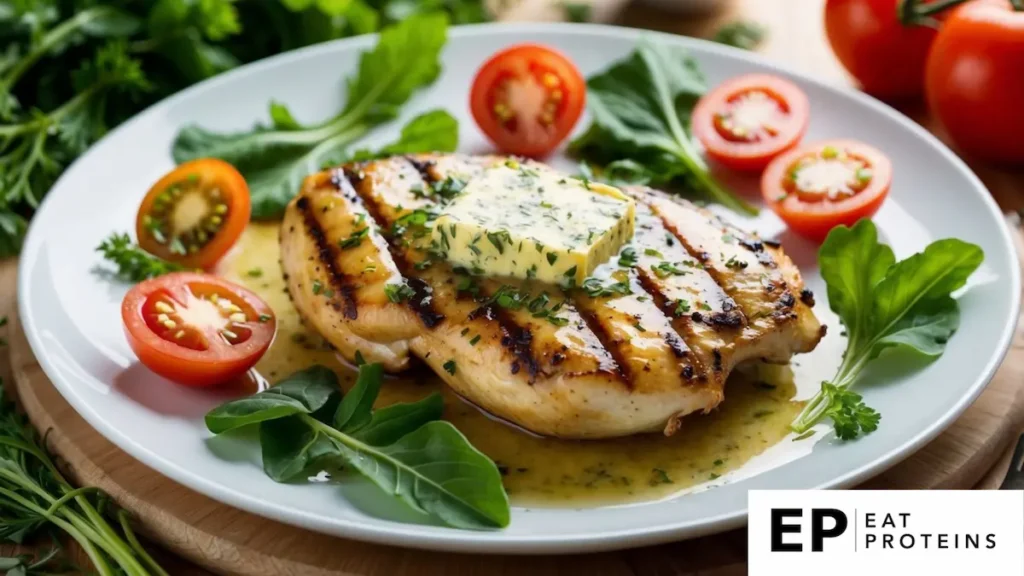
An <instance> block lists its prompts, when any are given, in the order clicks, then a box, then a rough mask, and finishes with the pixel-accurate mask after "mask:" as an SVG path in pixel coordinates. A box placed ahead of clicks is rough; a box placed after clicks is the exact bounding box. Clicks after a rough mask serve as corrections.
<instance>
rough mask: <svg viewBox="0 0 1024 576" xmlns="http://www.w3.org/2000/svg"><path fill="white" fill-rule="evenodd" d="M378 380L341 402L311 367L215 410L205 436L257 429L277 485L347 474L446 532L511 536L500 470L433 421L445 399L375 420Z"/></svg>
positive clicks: (370, 369)
mask: <svg viewBox="0 0 1024 576" xmlns="http://www.w3.org/2000/svg"><path fill="white" fill-rule="evenodd" d="M382 379H383V370H382V368H381V366H380V365H379V364H364V365H362V366H360V368H359V376H358V378H357V381H356V385H355V386H354V387H353V388H352V390H351V391H350V392H349V394H348V395H346V396H345V397H344V398H342V399H340V402H339V396H340V389H339V388H338V385H337V378H336V377H335V376H334V373H333V372H332V371H330V370H328V369H327V368H324V367H322V366H314V367H312V368H309V369H307V370H304V371H302V372H298V373H296V374H293V375H292V376H289V377H288V378H287V379H285V381H284V382H282V383H281V384H279V385H277V386H275V387H274V388H271V389H270V390H266V391H264V392H260V393H258V394H256V395H254V396H251V397H249V398H243V399H241V400H234V401H231V402H228V403H226V404H224V405H222V406H220V407H218V408H216V409H214V410H213V411H211V412H210V414H208V415H207V427H208V428H209V429H210V430H211V431H213V432H215V433H220V432H224V431H227V430H231V429H233V428H237V427H238V426H243V425H245V424H250V423H255V422H259V423H260V435H259V436H260V448H261V451H262V456H263V470H264V472H265V473H266V474H267V475H268V476H270V477H271V478H272V479H274V480H275V481H278V482H287V481H290V480H294V479H297V478H300V477H301V476H302V475H303V474H305V473H308V472H312V471H314V470H317V469H324V468H325V467H329V468H334V467H339V466H341V465H345V466H346V467H347V468H349V469H352V470H355V471H358V472H359V473H361V474H363V475H364V476H366V477H367V479H369V480H370V481H372V482H373V483H374V484H376V485H378V486H380V487H381V488H382V489H384V490H385V491H386V492H388V493H389V494H392V495H393V496H397V497H398V498H400V499H401V500H402V501H404V502H406V503H407V504H408V505H409V506H411V507H412V508H414V509H416V510H418V511H420V512H423V513H427V514H431V515H433V516H435V517H436V518H438V519H440V520H441V521H443V522H445V523H446V524H448V525H450V526H454V527H458V528H468V529H486V528H497V527H503V526H507V525H508V522H509V515H510V513H509V503H508V496H507V495H506V493H505V489H504V487H503V486H502V483H501V474H500V473H499V472H498V468H497V466H496V465H495V464H494V462H492V461H491V460H490V459H489V458H487V456H485V455H484V454H482V453H481V452H479V451H478V450H477V449H475V448H474V447H473V446H472V445H471V444H470V443H469V441H468V440H466V438H465V436H463V435H462V434H461V433H460V432H459V431H458V430H456V429H455V427H454V426H452V425H451V424H450V423H448V422H443V421H439V420H438V419H439V418H440V417H441V411H442V400H441V396H440V395H439V394H436V393H435V394H432V395H430V396H428V397H427V398H424V399H423V400H420V401H419V402H413V403H409V404H396V405H393V406H389V407H387V408H383V409H381V410H377V411H373V410H372V406H373V402H374V400H375V399H376V397H377V393H378V392H379V390H380V386H381V382H382Z"/></svg>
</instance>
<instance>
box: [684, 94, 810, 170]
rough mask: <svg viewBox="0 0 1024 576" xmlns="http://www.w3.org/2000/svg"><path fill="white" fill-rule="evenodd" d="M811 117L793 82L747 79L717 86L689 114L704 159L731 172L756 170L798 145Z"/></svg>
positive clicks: (804, 100)
mask: <svg viewBox="0 0 1024 576" xmlns="http://www.w3.org/2000/svg"><path fill="white" fill-rule="evenodd" d="M809 116H810V111H809V105H808V103H807V95H805V94H804V92H803V90H801V89H800V88H798V87H797V86H796V85H795V84H793V83H792V82H789V81H787V80H783V79H782V78H779V77H777V76H770V75H767V74H749V75H746V76H740V77H739V78H733V79H732V80H728V81H726V82H723V83H722V84H720V85H719V86H718V87H717V88H715V89H714V90H712V91H711V92H710V93H708V94H706V95H705V96H704V97H703V98H701V99H700V101H699V102H698V103H697V106H696V108H694V109H693V133H694V135H695V136H697V139H699V140H700V141H701V143H702V144H704V148H705V150H707V154H708V156H710V157H711V158H714V159H715V160H716V161H718V162H720V163H721V164H724V165H726V166H728V167H730V168H733V169H736V170H761V169H762V168H764V167H765V166H766V165H767V164H768V162H770V161H771V159H772V158H774V157H776V156H778V155H779V154H781V153H782V152H784V151H786V150H789V149H790V148H792V147H794V146H796V145H797V143H798V142H799V141H800V139H801V138H803V136H804V132H806V131H807V121H808V119H809Z"/></svg>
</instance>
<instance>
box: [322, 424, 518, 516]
mask: <svg viewBox="0 0 1024 576" xmlns="http://www.w3.org/2000/svg"><path fill="white" fill-rule="evenodd" d="M319 426H321V427H323V425H322V424H321V425H319ZM329 430H331V431H333V430H334V429H333V428H330V429H329ZM328 433H331V432H328ZM333 437H334V438H335V439H337V440H338V443H339V446H340V448H341V452H342V455H343V456H344V458H345V459H346V461H347V462H348V464H349V465H350V466H352V467H353V468H355V469H357V470H359V471H360V472H362V474H363V475H364V476H366V477H367V478H368V479H370V480H371V481H372V482H373V483H374V484H376V485H378V486H380V488H381V489H382V490H384V491H385V492H387V493H389V494H393V495H395V496H397V497H399V498H401V499H402V500H403V501H404V502H405V503H407V504H409V506H411V507H412V508H414V509H416V510H418V511H420V512H425V513H428V514H433V515H434V516H436V517H438V518H440V519H441V520H442V521H444V522H445V523H446V524H448V525H450V526H454V527H456V528H468V529H476V530H479V529H485V528H500V527H504V526H507V525H508V522H509V504H508V496H507V495H506V494H505V490H504V488H503V487H502V484H501V474H500V473H499V472H498V467H497V466H495V464H494V462H492V461H491V460H490V459H489V458H487V456H484V455H483V454H482V453H481V452H480V451H478V450H477V449H476V448H474V447H473V446H472V445H471V444H470V443H469V441H468V440H466V437H465V436H463V435H462V433H461V432H459V431H458V430H456V429H455V427H454V426H452V425H451V423H449V422H444V421H435V422H430V423H427V424H425V425H423V426H421V427H420V428H419V429H417V430H416V431H414V432H412V433H410V434H407V435H405V436H403V437H402V439H401V440H399V441H398V442H396V443H394V444H392V445H390V446H385V447H380V448H376V447H373V446H370V445H368V444H364V443H362V442H359V441H358V440H355V439H354V438H350V437H348V436H344V435H342V434H340V433H337V432H336V431H334V433H333Z"/></svg>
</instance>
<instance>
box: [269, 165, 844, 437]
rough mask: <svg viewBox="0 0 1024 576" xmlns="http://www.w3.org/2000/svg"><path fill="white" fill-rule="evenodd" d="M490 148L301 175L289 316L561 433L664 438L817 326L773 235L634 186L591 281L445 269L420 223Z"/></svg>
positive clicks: (286, 258) (530, 424) (520, 421)
mask: <svg viewBox="0 0 1024 576" xmlns="http://www.w3.org/2000/svg"><path fill="white" fill-rule="evenodd" d="M497 160H498V159H496V158H494V157H468V156H458V155H419V156H411V157H393V158H390V159H386V160H378V161H371V162H366V163H359V164H352V165H346V166H343V167H340V168H336V169H332V170H328V171H325V172H322V173H319V174H316V175H313V176H310V177H309V178H308V179H307V180H306V182H305V184H304V186H303V189H302V191H301V192H300V193H299V195H298V196H297V197H296V198H295V199H294V200H293V201H292V203H291V204H290V205H289V207H288V209H287V212H286V215H285V219H284V223H283V225H282V229H281V245H282V266H283V267H284V271H285V275H286V278H287V283H288V289H289V291H290V293H291V296H292V300H293V301H294V303H295V306H296V307H297V309H298V311H299V313H300V315H301V316H302V317H303V318H304V319H305V321H307V322H309V323H310V324H312V326H313V327H314V328H315V329H316V330H317V331H318V332H320V333H321V334H322V335H323V336H324V338H326V339H327V340H328V341H329V342H330V343H331V344H332V345H334V346H335V347H336V348H337V349H338V351H339V352H340V353H341V354H342V355H344V356H345V357H346V358H348V359H349V360H355V358H356V355H357V354H359V355H360V356H361V357H362V358H364V359H365V360H366V361H368V362H381V363H382V364H383V365H384V366H385V368H387V369H388V370H391V371H400V370H403V369H405V368H406V367H407V366H408V365H409V362H410V357H413V356H415V357H417V358H419V359H420V360H422V361H423V362H425V363H426V364H428V365H429V366H430V367H431V368H432V369H433V370H434V371H435V372H437V373H438V375H440V377H442V378H443V379H444V380H445V381H446V382H447V383H448V384H449V385H450V386H451V387H452V388H454V389H455V391H456V392H458V393H459V394H460V395H462V396H463V397H465V398H467V399H468V400H470V401H472V402H473V403H475V404H477V405H479V406H480V407H482V408H483V409H485V410H487V411H489V412H491V413H493V414H495V415H497V416H499V417H501V418H504V419H506V420H508V421H510V422H513V423H515V424H517V425H519V426H522V427H523V428H526V429H528V430H530V431H533V432H536V433H538V434H544V435H551V436H559V437H566V438H604V437H614V436H624V435H629V434H634V433H639V432H649V431H664V433H665V434H671V433H673V432H674V431H675V430H676V429H677V428H678V425H679V419H680V418H681V417H683V416H685V415H687V414H691V413H694V412H707V411H709V410H711V409H713V408H714V407H715V406H717V405H718V404H719V402H721V401H722V399H723V389H724V386H725V380H726V378H727V376H728V374H729V372H730V371H731V370H732V369H733V368H734V367H735V366H736V365H737V364H739V363H741V362H743V361H746V360H751V359H762V360H765V361H768V362H779V363H783V362H788V361H789V359H790V357H791V356H792V355H793V354H794V353H798V352H808V351H810V350H812V349H813V348H814V347H815V346H816V345H817V343H818V341H819V340H820V338H821V336H822V335H823V333H824V327H823V326H821V325H820V324H819V322H818V320H817V319H816V318H815V317H814V314H813V313H812V312H811V310H810V306H811V305H813V300H812V296H811V295H810V293H809V292H808V291H806V290H804V289H803V284H802V280H801V278H800V274H799V271H798V270H797V269H796V267H795V265H794V264H793V263H792V261H791V260H790V259H789V258H788V257H786V255H785V254H784V253H783V251H782V249H781V247H779V246H778V245H777V244H774V243H771V242H767V241H762V240H760V239H758V238H756V237H754V236H752V235H750V234H747V233H745V232H744V231H742V230H738V229H736V228H734V227H731V226H729V225H727V224H725V223H724V222H722V221H721V220H719V219H718V218H716V217H715V216H713V215H712V214H711V213H709V212H708V211H706V210H704V209H702V208H699V207H697V206H695V205H693V204H691V203H689V202H686V201H684V200H679V199H678V198H670V197H669V196H667V195H665V194H663V193H660V192H657V191H653V190H650V189H647V188H632V189H628V190H626V192H627V193H628V194H630V195H631V196H632V197H633V198H634V199H635V200H636V203H637V208H636V231H635V234H634V237H633V239H632V242H631V243H630V244H628V245H627V246H626V247H624V248H623V249H622V251H621V252H620V254H619V256H618V257H617V258H613V259H612V260H611V261H609V262H607V263H604V264H602V265H600V266H599V267H598V268H597V270H596V271H595V272H594V274H593V276H594V277H596V278H597V279H598V281H597V282H595V283H594V284H590V285H588V284H586V283H585V284H584V286H583V287H581V288H576V289H572V290H565V289H563V288H560V287H557V286H552V285H547V284H540V283H538V282H535V281H520V280H515V279H498V278H485V277H474V276H471V275H470V274H469V273H468V272H467V271H466V270H464V269H459V268H455V267H452V266H451V265H449V264H448V263H446V262H445V261H443V260H442V259H440V258H438V257H436V251H437V250H436V246H434V247H432V246H431V245H430V234H429V231H428V229H427V226H429V221H430V219H431V218H432V217H433V215H435V214H436V213H437V212H438V211H439V210H440V207H441V205H442V204H443V202H444V201H445V200H446V196H447V195H450V194H451V193H453V192H454V191H457V189H458V188H459V186H458V184H459V183H464V182H466V181H468V180H470V179H472V178H473V177H474V176H476V175H479V174H480V173H481V171H482V170H484V169H485V167H487V166H489V165H491V164H493V163H494V162H495V161H497ZM432 253H433V254H432ZM595 287H596V288H595ZM609 287H610V288H611V289H609Z"/></svg>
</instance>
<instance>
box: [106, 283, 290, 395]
mask: <svg viewBox="0 0 1024 576" xmlns="http://www.w3.org/2000/svg"><path fill="white" fill-rule="evenodd" d="M189 281H200V282H207V283H213V284H216V285H219V286H228V287H229V288H230V289H232V290H236V291H237V293H238V294H239V295H240V296H241V297H242V299H243V300H245V301H246V303H248V305H249V306H251V307H252V308H253V309H254V310H256V311H258V312H260V313H262V314H266V315H268V316H270V319H269V320H268V321H267V322H266V323H265V324H264V325H263V326H262V328H261V329H262V330H263V331H264V333H263V336H264V337H262V338H257V337H255V331H254V337H253V338H251V339H250V340H249V341H247V342H245V343H242V344H241V345H239V346H238V347H237V348H239V349H238V351H237V352H238V353H237V354H236V355H234V356H230V357H226V356H224V355H219V356H215V355H213V354H207V353H204V352H200V351H197V350H190V349H186V348H183V347H182V346H178V345H177V344H174V343H173V342H169V341H167V340H164V339H163V338H160V337H159V336H158V335H156V334H155V333H153V331H152V330H151V329H150V328H149V326H148V325H147V324H146V321H145V319H144V318H143V316H142V313H141V311H142V307H143V306H144V305H145V303H146V301H147V300H148V299H149V297H150V296H151V295H152V294H153V293H154V292H155V291H158V290H161V289H163V288H165V287H167V286H168V285H173V284H175V283H185V282H189ZM121 320H122V323H123V326H124V333H125V337H126V338H127V340H128V345H129V346H130V347H131V349H132V351H133V352H135V355H136V356H138V358H139V361H140V362H141V363H142V364H143V365H144V366H146V367H147V368H149V369H150V370H152V371H153V372H155V373H157V374H159V375H160V376H163V377H164V378H167V379H168V380H171V381H174V382H177V383H179V384H183V385H185V386H191V387H208V386H214V385H218V384H223V383H226V382H229V381H230V380H231V379H232V378H235V377H238V376H240V375H242V374H244V373H245V372H246V371H247V370H249V369H250V368H252V367H253V365H255V364H256V362H257V361H258V360H259V359H260V358H261V357H262V356H263V354H265V353H266V351H267V349H268V348H270V345H271V343H272V342H273V340H274V334H275V332H276V330H277V318H276V317H275V316H274V315H273V312H272V311H271V310H270V307H269V306H267V304H266V303H264V302H263V301H262V300H261V299H260V298H259V296H257V295H256V294H254V293H253V292H250V291H249V290H247V289H245V288H242V287H241V286H237V285H235V284H232V283H230V282H228V281H226V280H222V279H220V278H218V277H216V276H212V275H208V274H199V273H194V272H175V273H173V274H167V275H165V276H160V277H158V278H151V279H149V280H146V281H144V282H141V283H139V284H136V285H135V286H134V287H132V289H131V290H129V291H128V293H127V294H125V297H124V300H122V301H121ZM266 333H269V336H266Z"/></svg>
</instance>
